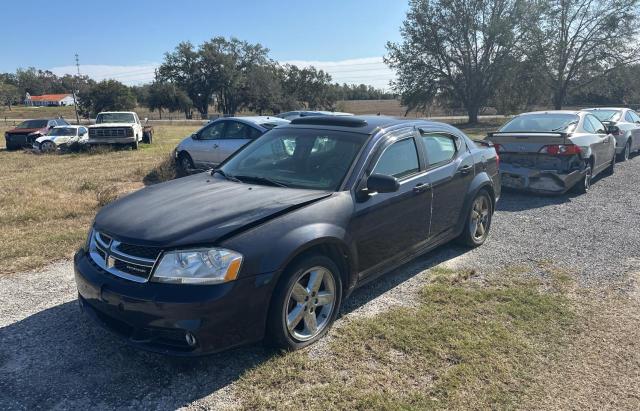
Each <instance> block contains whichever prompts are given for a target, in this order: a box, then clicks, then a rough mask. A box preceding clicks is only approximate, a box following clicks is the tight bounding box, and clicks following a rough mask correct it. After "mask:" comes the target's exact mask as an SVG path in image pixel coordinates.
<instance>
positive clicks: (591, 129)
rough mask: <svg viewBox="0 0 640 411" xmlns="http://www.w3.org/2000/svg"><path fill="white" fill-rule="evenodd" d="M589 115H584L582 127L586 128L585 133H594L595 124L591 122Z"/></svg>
mask: <svg viewBox="0 0 640 411" xmlns="http://www.w3.org/2000/svg"><path fill="white" fill-rule="evenodd" d="M590 117H591V116H586V117H585V118H584V124H583V127H584V129H585V130H586V132H587V133H594V134H595V133H596V126H595V124H593V122H592V121H591V118H590Z"/></svg>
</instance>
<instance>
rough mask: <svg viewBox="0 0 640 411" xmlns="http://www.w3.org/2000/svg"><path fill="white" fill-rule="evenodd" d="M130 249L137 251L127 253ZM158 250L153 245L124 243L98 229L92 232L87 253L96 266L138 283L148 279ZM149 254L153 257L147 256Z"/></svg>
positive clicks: (158, 252)
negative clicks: (144, 245)
mask: <svg viewBox="0 0 640 411" xmlns="http://www.w3.org/2000/svg"><path fill="white" fill-rule="evenodd" d="M130 250H134V251H137V252H136V253H135V255H134V254H132V253H127V251H130ZM160 251H161V250H160V249H158V248H155V247H143V246H137V245H132V244H124V243H121V242H119V241H117V240H115V239H113V238H112V237H110V236H108V235H106V234H104V233H100V232H98V231H94V232H93V234H92V235H91V241H90V242H89V254H90V256H91V259H92V260H93V261H94V263H95V264H96V265H97V266H98V267H100V268H102V269H103V270H105V271H107V272H109V273H111V274H113V275H115V276H117V277H120V278H124V279H127V280H131V281H135V282H138V283H144V282H147V281H148V280H149V277H150V276H151V272H152V271H153V266H154V265H155V263H156V260H157V257H158V255H159V254H160ZM154 255H155V256H154ZM145 256H146V257H145ZM149 256H153V257H152V258H148V257H149Z"/></svg>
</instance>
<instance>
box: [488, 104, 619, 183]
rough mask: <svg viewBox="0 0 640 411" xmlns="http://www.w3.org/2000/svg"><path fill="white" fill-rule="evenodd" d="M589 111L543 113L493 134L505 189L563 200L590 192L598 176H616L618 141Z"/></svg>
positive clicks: (491, 138) (523, 117)
mask: <svg viewBox="0 0 640 411" xmlns="http://www.w3.org/2000/svg"><path fill="white" fill-rule="evenodd" d="M609 131H610V130H609V128H607V126H605V125H604V124H602V122H601V121H600V120H598V118H597V117H595V116H594V115H593V114H591V113H589V112H586V111H545V112H534V113H525V114H521V115H519V116H516V117H514V118H513V119H512V120H511V121H509V122H508V123H507V124H505V125H504V126H502V128H500V130H499V131H498V132H496V133H490V134H489V136H488V140H489V141H491V142H493V143H494V145H495V148H496V151H497V152H498V154H499V155H500V175H501V177H502V185H503V186H505V187H509V188H515V189H521V190H527V191H533V192H538V193H549V194H561V193H564V192H566V191H568V190H569V189H571V188H573V187H576V188H577V189H578V191H579V192H587V191H588V190H589V187H590V186H591V180H592V178H593V177H594V176H596V175H598V174H599V173H602V172H605V173H608V174H612V173H613V169H614V166H615V146H616V140H615V138H614V137H613V136H612V135H611V133H610V132H609Z"/></svg>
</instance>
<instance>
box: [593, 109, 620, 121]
mask: <svg viewBox="0 0 640 411" xmlns="http://www.w3.org/2000/svg"><path fill="white" fill-rule="evenodd" d="M588 111H589V112H590V113H591V114H593V115H594V116H596V117H598V120H600V121H618V119H619V118H620V113H621V111H620V110H588Z"/></svg>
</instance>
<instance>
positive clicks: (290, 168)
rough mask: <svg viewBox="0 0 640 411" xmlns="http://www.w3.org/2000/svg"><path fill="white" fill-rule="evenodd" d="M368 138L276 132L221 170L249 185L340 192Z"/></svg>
mask: <svg viewBox="0 0 640 411" xmlns="http://www.w3.org/2000/svg"><path fill="white" fill-rule="evenodd" d="M366 138H367V136H366V135H363V134H357V133H347V132H332V131H327V130H298V129H281V130H279V129H275V130H272V131H269V132H268V133H266V134H265V135H264V136H262V137H261V138H259V139H258V140H256V141H255V142H254V143H252V144H250V145H249V146H247V147H246V148H245V149H244V150H242V151H241V152H239V153H238V154H237V155H236V156H235V157H233V158H232V159H231V160H229V162H227V163H226V164H225V165H224V166H223V167H222V170H223V171H224V172H225V174H227V175H230V176H234V177H237V178H239V179H240V180H242V181H243V182H247V183H255V184H264V185H273V186H286V187H293V188H305V189H316V190H337V189H338V188H339V186H340V184H341V183H342V180H343V179H344V177H345V175H346V174H347V171H348V170H349V168H350V166H351V163H352V162H353V160H354V159H355V157H356V155H357V154H358V152H359V151H360V148H361V147H362V144H363V143H364V141H365V140H366Z"/></svg>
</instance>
